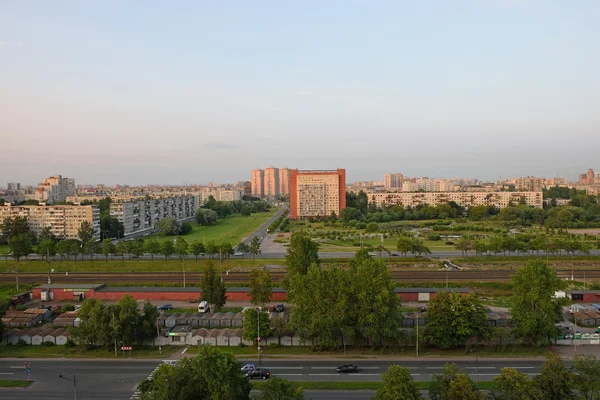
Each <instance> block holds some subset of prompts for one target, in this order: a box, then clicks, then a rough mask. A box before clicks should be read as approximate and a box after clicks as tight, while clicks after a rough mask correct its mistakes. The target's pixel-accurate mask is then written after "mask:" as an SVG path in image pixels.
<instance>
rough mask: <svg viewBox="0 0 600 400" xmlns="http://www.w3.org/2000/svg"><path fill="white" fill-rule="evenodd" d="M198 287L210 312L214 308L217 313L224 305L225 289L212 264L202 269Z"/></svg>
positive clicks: (225, 299)
mask: <svg viewBox="0 0 600 400" xmlns="http://www.w3.org/2000/svg"><path fill="white" fill-rule="evenodd" d="M200 287H201V288H202V300H204V301H207V302H208V304H209V305H210V309H211V310H213V308H214V311H218V310H220V309H221V307H223V306H224V305H225V302H226V301H227V298H226V297H225V293H226V292H227V288H226V287H225V284H224V283H223V281H222V279H221V277H220V276H219V275H218V274H217V271H216V269H215V267H214V265H213V264H212V262H209V263H208V264H207V265H206V266H205V267H204V272H203V274H202V280H201V282H200Z"/></svg>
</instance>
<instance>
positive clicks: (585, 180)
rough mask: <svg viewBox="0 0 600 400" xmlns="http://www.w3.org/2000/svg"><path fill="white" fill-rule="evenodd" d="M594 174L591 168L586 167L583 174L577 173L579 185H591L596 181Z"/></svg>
mask: <svg viewBox="0 0 600 400" xmlns="http://www.w3.org/2000/svg"><path fill="white" fill-rule="evenodd" d="M595 180H596V174H594V170H593V169H588V171H587V172H586V173H585V174H579V184H580V185H593V184H594V183H596V181H595Z"/></svg>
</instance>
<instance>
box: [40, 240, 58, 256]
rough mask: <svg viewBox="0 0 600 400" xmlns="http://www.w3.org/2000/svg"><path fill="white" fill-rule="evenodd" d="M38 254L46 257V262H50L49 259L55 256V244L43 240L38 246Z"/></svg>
mask: <svg viewBox="0 0 600 400" xmlns="http://www.w3.org/2000/svg"><path fill="white" fill-rule="evenodd" d="M38 254H39V255H41V256H42V257H46V261H50V257H54V256H55V255H56V242H55V241H54V240H52V239H44V240H43V241H41V242H40V244H39V245H38Z"/></svg>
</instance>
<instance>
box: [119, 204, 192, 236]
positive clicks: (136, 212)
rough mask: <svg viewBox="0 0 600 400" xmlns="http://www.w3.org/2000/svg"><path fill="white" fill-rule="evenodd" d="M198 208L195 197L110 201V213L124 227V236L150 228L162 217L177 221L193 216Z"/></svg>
mask: <svg viewBox="0 0 600 400" xmlns="http://www.w3.org/2000/svg"><path fill="white" fill-rule="evenodd" d="M197 209H198V203H197V197H196V196H186V197H168V198H163V199H148V200H139V201H132V202H124V203H111V204H110V215H111V216H113V217H115V218H117V219H118V220H119V222H121V223H122V224H123V227H124V228H125V236H127V235H131V234H133V233H137V232H142V231H146V230H152V229H154V228H155V227H156V225H157V224H158V221H160V220H161V219H163V218H175V219H177V220H178V221H182V220H186V219H190V218H194V216H195V214H196V210H197Z"/></svg>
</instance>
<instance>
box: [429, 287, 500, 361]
mask: <svg viewBox="0 0 600 400" xmlns="http://www.w3.org/2000/svg"><path fill="white" fill-rule="evenodd" d="M489 330H490V327H489V324H488V318H487V311H486V308H485V306H484V305H483V304H482V303H481V301H480V300H479V299H478V298H477V297H476V296H475V295H468V296H465V295H462V294H460V293H452V292H438V293H437V294H436V296H435V298H433V299H432V300H431V301H430V302H429V307H428V308H427V320H426V329H425V340H427V342H429V343H431V344H435V345H436V346H438V347H439V348H442V349H449V348H452V347H456V346H459V345H460V344H461V343H464V342H465V341H466V340H469V339H471V338H483V337H484V336H485V335H486V334H487V333H488V332H489Z"/></svg>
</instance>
